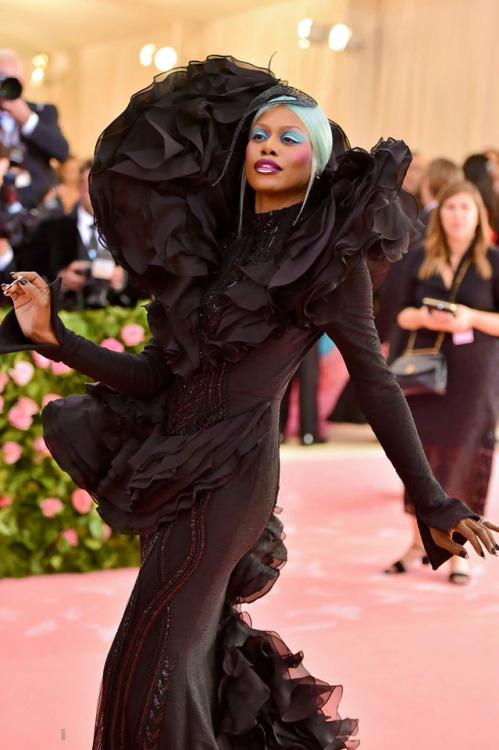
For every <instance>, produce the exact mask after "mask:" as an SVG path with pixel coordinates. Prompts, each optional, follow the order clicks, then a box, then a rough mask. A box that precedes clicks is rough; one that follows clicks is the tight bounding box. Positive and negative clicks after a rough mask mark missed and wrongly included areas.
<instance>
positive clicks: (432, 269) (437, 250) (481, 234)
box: [418, 180, 492, 279]
mask: <svg viewBox="0 0 499 750" xmlns="http://www.w3.org/2000/svg"><path fill="white" fill-rule="evenodd" d="M458 193H468V195H471V197H472V198H473V200H474V201H475V205H476V207H477V209H478V224H477V228H476V232H475V239H474V241H473V248H472V256H471V257H472V261H473V264H474V266H475V268H476V271H477V273H478V275H479V276H481V277H482V278H483V279H490V277H491V276H492V267H491V265H490V263H489V261H488V259H487V251H488V249H489V245H490V242H489V225H488V221H487V214H486V212H485V207H484V204H483V200H482V196H481V195H480V192H479V190H478V189H477V188H476V187H475V185H473V183H472V182H468V181H467V180H461V181H460V182H453V183H451V184H450V185H447V186H446V187H444V188H443V189H442V190H441V191H440V193H439V194H438V196H437V200H438V206H436V207H435V208H434V209H433V211H432V213H431V218H430V223H429V225H428V232H427V235H426V240H425V243H424V247H425V258H424V261H423V263H422V264H421V268H420V269H419V274H418V276H419V278H420V279H429V278H430V276H435V275H436V274H438V273H440V270H441V268H442V266H443V265H444V264H445V263H447V262H448V261H449V248H448V245H447V237H446V235H445V232H444V229H443V226H442V221H441V218H440V211H441V209H442V205H443V204H444V203H445V201H446V200H448V199H449V198H452V197H453V196H454V195H457V194H458Z"/></svg>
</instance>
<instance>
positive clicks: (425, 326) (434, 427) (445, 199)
mask: <svg viewBox="0 0 499 750" xmlns="http://www.w3.org/2000/svg"><path fill="white" fill-rule="evenodd" d="M456 277H459V278H460V279H461V282H460V284H459V286H458V289H457V295H456V298H455V301H456V302H457V310H456V315H455V316H454V315H452V314H451V313H448V312H444V311H439V310H432V309H430V308H428V307H427V306H425V305H423V304H422V300H423V298H424V297H429V298H436V299H439V300H448V299H449V294H450V290H451V287H452V284H453V282H454V279H456ZM397 321H398V323H399V325H400V326H401V327H402V328H405V329H408V330H411V331H416V330H417V331H418V334H417V336H416V341H415V344H414V346H415V348H417V349H419V348H427V347H432V346H434V344H435V342H436V338H437V336H438V333H439V332H440V331H443V332H445V338H444V340H443V344H442V349H441V350H442V351H443V352H444V354H445V357H446V360H447V367H448V385H447V392H446V394H445V396H439V395H417V396H408V397H407V402H408V404H409V407H410V409H411V412H412V415H413V417H414V421H415V423H416V427H417V430H418V433H419V436H420V438H421V441H422V443H423V447H424V450H425V453H426V456H427V458H428V461H429V463H430V466H431V468H432V471H433V474H434V475H435V477H436V478H437V479H438V481H439V482H440V484H441V485H442V487H443V488H444V489H445V491H446V492H448V493H449V494H450V495H457V496H459V497H461V498H463V499H464V501H465V502H466V503H467V504H468V505H469V507H470V508H471V509H472V510H474V511H475V513H477V514H478V515H483V513H484V512H485V503H486V499H487V492H488V487H489V481H490V475H491V469H492V459H493V455H494V446H495V430H496V423H497V416H498V409H499V378H498V373H499V250H498V249H497V248H496V247H490V245H489V232H488V223H487V216H486V213H485V210H484V204H483V200H482V198H481V195H480V193H479V191H478V189H477V188H476V187H475V186H474V185H473V184H472V183H470V182H467V181H461V182H457V183H456V182H455V183H453V184H451V185H449V186H447V187H446V188H444V189H443V190H442V191H441V193H440V195H439V199H438V205H437V207H436V208H435V209H434V211H433V214H432V218H431V221H430V225H429V228H428V235H427V239H426V242H425V248H424V249H423V248H422V249H421V250H418V251H415V252H414V253H413V255H412V257H410V258H409V259H408V263H407V270H406V279H405V289H404V292H403V295H402V310H401V312H400V313H399V315H398V318H397ZM405 508H406V511H407V512H408V513H412V514H414V506H413V504H412V503H411V499H410V493H408V492H406V493H405ZM414 528H415V533H414V537H413V541H412V544H411V547H410V548H409V549H408V550H407V552H406V553H405V554H404V555H403V557H402V558H401V560H399V561H398V562H397V563H395V564H394V565H393V566H392V567H391V568H388V570H387V571H386V572H387V573H397V572H404V571H405V570H406V569H407V567H409V566H410V565H411V563H413V562H414V560H415V559H417V558H418V557H419V558H420V557H421V556H422V555H423V554H424V550H423V546H422V543H421V539H420V537H419V534H418V531H417V527H416V526H415V527H414ZM449 580H450V581H451V582H452V583H457V584H463V583H467V582H468V580H469V574H468V563H467V561H466V560H463V559H460V558H457V557H453V558H452V560H451V571H450V576H449Z"/></svg>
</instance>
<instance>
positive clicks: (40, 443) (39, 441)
mask: <svg viewBox="0 0 499 750" xmlns="http://www.w3.org/2000/svg"><path fill="white" fill-rule="evenodd" d="M33 446H34V448H35V450H37V451H39V452H40V453H43V455H44V456H51V455H52V454H51V452H50V451H49V449H48V447H47V443H46V442H45V440H44V439H43V438H42V437H36V438H35V439H34V440H33Z"/></svg>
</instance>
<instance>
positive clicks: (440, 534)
mask: <svg viewBox="0 0 499 750" xmlns="http://www.w3.org/2000/svg"><path fill="white" fill-rule="evenodd" d="M454 531H458V532H459V533H460V534H462V536H464V537H465V538H466V539H468V541H469V542H470V544H471V546H472V547H473V549H474V550H475V552H476V553H477V555H480V557H485V553H484V551H483V548H485V549H486V550H487V552H489V553H490V554H491V555H497V553H498V550H499V545H498V544H496V541H495V539H494V535H493V534H492V532H493V531H497V532H499V526H497V524H495V523H492V521H486V520H485V519H484V518H480V519H479V520H478V521H475V520H473V519H472V518H462V519H461V520H460V521H459V523H458V524H457V525H456V526H455V527H454V528H453V529H451V530H450V531H449V532H445V531H440V529H435V528H433V527H432V526H430V532H431V535H432V537H433V541H434V542H436V544H438V545H439V546H440V547H443V548H444V549H446V550H448V551H449V552H452V554H453V555H460V556H461V557H468V553H467V552H466V550H465V548H464V547H463V546H462V545H461V544H458V543H457V542H455V541H454V540H453V539H452V533H453V532H454ZM482 545H483V547H482Z"/></svg>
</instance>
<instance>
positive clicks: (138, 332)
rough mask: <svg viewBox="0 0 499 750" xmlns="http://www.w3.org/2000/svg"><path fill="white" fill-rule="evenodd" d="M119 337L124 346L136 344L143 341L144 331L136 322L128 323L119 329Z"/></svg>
mask: <svg viewBox="0 0 499 750" xmlns="http://www.w3.org/2000/svg"><path fill="white" fill-rule="evenodd" d="M120 336H121V338H122V339H123V341H124V343H125V346H137V344H140V343H141V342H142V341H144V336H145V331H144V329H143V327H142V326H139V325H137V324H136V323H129V324H128V325H126V326H123V328H122V329H121V334H120Z"/></svg>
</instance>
